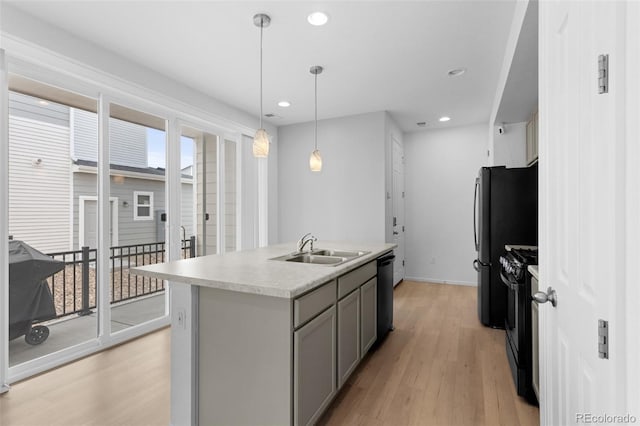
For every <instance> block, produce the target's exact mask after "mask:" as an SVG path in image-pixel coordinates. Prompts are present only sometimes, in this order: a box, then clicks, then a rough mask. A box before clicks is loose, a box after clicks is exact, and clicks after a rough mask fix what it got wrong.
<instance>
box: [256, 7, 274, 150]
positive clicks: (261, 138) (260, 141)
mask: <svg viewBox="0 0 640 426" xmlns="http://www.w3.org/2000/svg"><path fill="white" fill-rule="evenodd" d="M253 23H254V25H255V26H256V27H260V128H259V129H258V131H256V135H255V136H254V137H253V156H254V157H257V158H265V157H267V156H268V155H269V134H268V133H267V131H266V130H265V129H263V128H262V30H263V29H264V28H266V27H268V26H269V24H271V18H270V17H269V15H265V14H264V13H258V14H256V15H254V17H253Z"/></svg>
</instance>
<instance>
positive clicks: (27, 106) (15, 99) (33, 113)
mask: <svg viewBox="0 0 640 426" xmlns="http://www.w3.org/2000/svg"><path fill="white" fill-rule="evenodd" d="M40 102H46V101H44V100H42V99H38V98H34V97H33V96H28V95H23V94H21V93H16V92H9V114H10V115H13V116H14V117H22V118H28V119H31V120H34V121H39V122H43V123H48V124H55V125H57V126H62V127H69V108H68V107H66V106H64V105H60V104H56V103H45V104H44V105H43V104H41V103H40ZM67 152H68V151H67Z"/></svg>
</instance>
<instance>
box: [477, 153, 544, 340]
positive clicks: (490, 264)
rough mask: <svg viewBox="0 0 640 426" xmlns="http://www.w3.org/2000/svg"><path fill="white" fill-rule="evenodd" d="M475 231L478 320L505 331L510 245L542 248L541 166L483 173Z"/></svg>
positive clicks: (479, 174)
mask: <svg viewBox="0 0 640 426" xmlns="http://www.w3.org/2000/svg"><path fill="white" fill-rule="evenodd" d="M473 216H474V217H473V230H474V239H475V246H476V251H477V254H476V256H477V257H476V260H474V261H473V267H474V268H475V270H476V271H478V318H479V319H480V322H482V324H484V325H486V326H489V327H495V328H504V318H505V314H506V310H507V287H506V286H505V285H504V284H502V281H501V280H500V263H499V259H500V255H501V254H503V253H504V252H505V248H504V246H505V244H514V245H533V246H535V245H538V166H537V165H534V166H532V167H525V168H513V169H508V168H506V167H504V166H501V167H482V168H481V169H480V172H479V173H478V178H477V179H476V187H475V195H474V215H473Z"/></svg>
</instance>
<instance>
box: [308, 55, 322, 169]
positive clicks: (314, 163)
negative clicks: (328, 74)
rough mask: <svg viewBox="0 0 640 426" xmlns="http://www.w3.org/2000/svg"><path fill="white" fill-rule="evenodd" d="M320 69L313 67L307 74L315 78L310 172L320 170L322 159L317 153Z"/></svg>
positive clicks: (317, 66)
mask: <svg viewBox="0 0 640 426" xmlns="http://www.w3.org/2000/svg"><path fill="white" fill-rule="evenodd" d="M322 69H323V68H322V67H321V66H320V65H315V66H313V67H311V69H309V72H310V73H311V74H313V75H314V76H315V108H316V113H315V123H316V128H315V144H314V150H313V152H312V153H311V156H310V157H309V168H311V171H312V172H319V171H321V170H322V157H321V156H320V151H318V74H320V73H322Z"/></svg>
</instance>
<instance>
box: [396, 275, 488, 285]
mask: <svg viewBox="0 0 640 426" xmlns="http://www.w3.org/2000/svg"><path fill="white" fill-rule="evenodd" d="M403 280H404V281H417V282H419V283H432V284H451V285H463V286H467V287H477V286H478V285H477V283H475V282H472V281H450V280H441V279H436V278H424V277H404V278H403Z"/></svg>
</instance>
